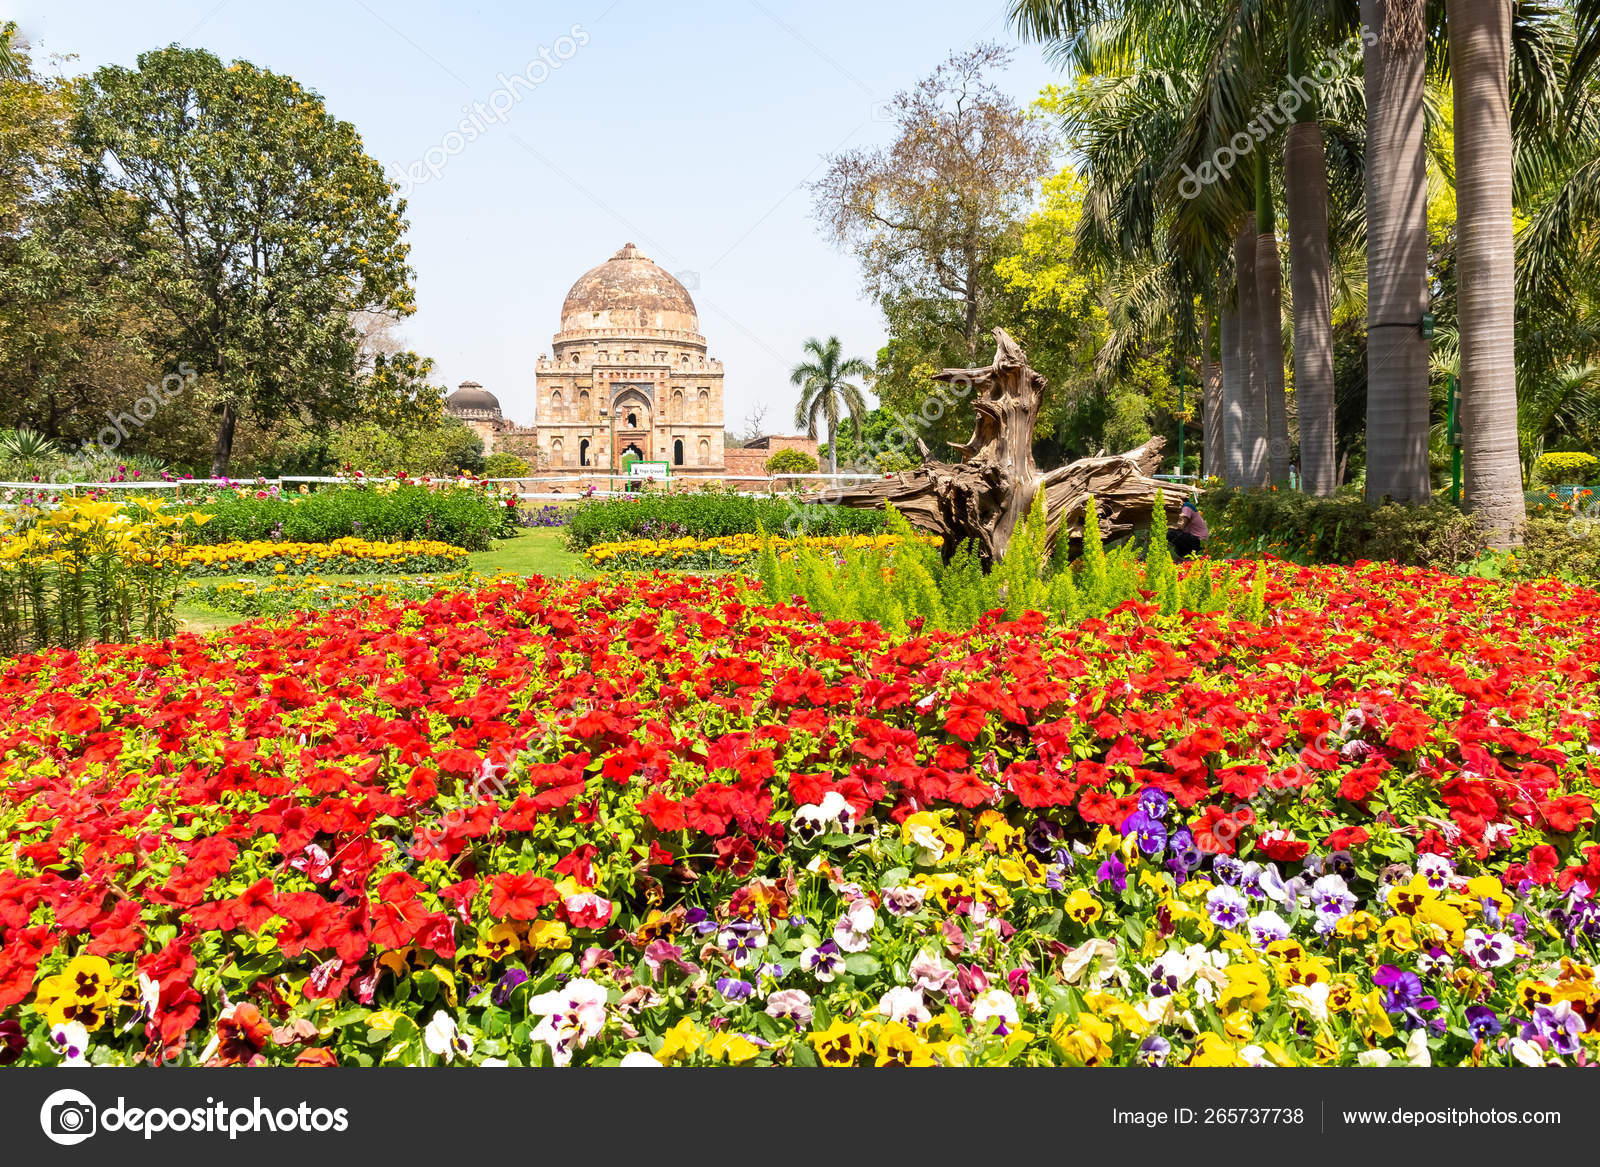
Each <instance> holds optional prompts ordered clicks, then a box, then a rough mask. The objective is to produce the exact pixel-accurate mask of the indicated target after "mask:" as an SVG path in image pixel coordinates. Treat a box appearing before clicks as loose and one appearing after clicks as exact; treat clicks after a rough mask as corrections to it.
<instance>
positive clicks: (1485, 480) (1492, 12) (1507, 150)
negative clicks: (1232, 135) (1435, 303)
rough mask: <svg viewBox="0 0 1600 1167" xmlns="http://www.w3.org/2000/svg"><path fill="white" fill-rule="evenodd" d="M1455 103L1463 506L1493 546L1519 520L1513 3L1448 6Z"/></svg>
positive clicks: (1463, 0) (1451, 2)
mask: <svg viewBox="0 0 1600 1167" xmlns="http://www.w3.org/2000/svg"><path fill="white" fill-rule="evenodd" d="M1446 11H1447V16H1448V21H1449V26H1450V74H1451V79H1452V86H1451V88H1452V90H1453V92H1454V95H1455V147H1456V265H1457V266H1456V313H1457V316H1458V318H1459V322H1460V324H1459V327H1460V334H1461V341H1460V347H1461V435H1462V442H1463V451H1462V455H1463V456H1462V469H1463V475H1462V487H1463V490H1462V494H1463V502H1464V503H1465V504H1466V506H1467V508H1468V509H1469V510H1471V511H1472V512H1473V513H1474V514H1475V515H1476V516H1477V518H1478V520H1479V521H1480V522H1481V523H1482V524H1483V525H1484V526H1485V527H1486V528H1487V529H1488V531H1489V536H1490V541H1491V543H1492V544H1494V545H1495V546H1499V547H1505V546H1510V545H1511V544H1512V543H1514V542H1520V539H1521V535H1520V530H1521V527H1522V524H1523V523H1524V521H1525V520H1526V518H1527V514H1526V512H1525V510H1524V507H1523V496H1522V472H1521V460H1520V459H1519V457H1518V449H1517V360H1516V322H1517V309H1516V242H1515V240H1514V238H1513V236H1512V217H1511V200H1512V155H1511V92H1510V76H1511V3H1510V0H1448V3H1447V4H1446Z"/></svg>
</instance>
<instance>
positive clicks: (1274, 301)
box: [1255, 150, 1289, 486]
mask: <svg viewBox="0 0 1600 1167" xmlns="http://www.w3.org/2000/svg"><path fill="white" fill-rule="evenodd" d="M1271 174H1272V172H1271V169H1270V163H1269V162H1268V159H1267V153H1266V151H1265V150H1260V151H1257V153H1256V241H1255V247H1256V303H1257V308H1258V311H1259V312H1260V320H1259V328H1260V334H1259V340H1258V342H1257V349H1256V352H1257V354H1258V359H1259V362H1260V368H1261V394H1262V397H1263V398H1264V399H1265V400H1264V404H1265V406H1266V414H1267V473H1268V476H1269V477H1270V478H1271V480H1272V482H1273V483H1274V484H1275V485H1278V486H1287V485H1288V483H1289V407H1288V402H1287V401H1286V400H1285V398H1284V392H1283V268H1282V265H1281V264H1280V263H1279V261H1278V229H1277V222H1276V218H1275V216H1274V215H1273V213H1272V179H1271Z"/></svg>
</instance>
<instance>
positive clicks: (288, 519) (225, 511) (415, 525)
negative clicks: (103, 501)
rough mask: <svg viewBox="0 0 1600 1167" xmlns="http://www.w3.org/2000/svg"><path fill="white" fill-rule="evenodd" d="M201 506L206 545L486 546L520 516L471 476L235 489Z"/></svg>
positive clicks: (510, 501)
mask: <svg viewBox="0 0 1600 1167" xmlns="http://www.w3.org/2000/svg"><path fill="white" fill-rule="evenodd" d="M203 505H204V508H205V512H206V513H207V514H208V515H210V516H211V521H210V523H208V524H207V526H206V528H205V530H204V531H203V533H202V534H203V538H204V541H205V542H207V543H239V542H248V541H254V540H272V541H279V540H282V541H285V542H291V543H331V542H333V541H334V540H336V539H351V538H361V539H373V540H384V539H387V540H402V539H427V540H433V541H435V542H442V543H449V544H451V545H453V546H457V547H465V548H466V549H467V550H469V551H487V550H488V549H489V547H490V543H491V540H493V539H495V538H501V537H505V536H509V535H511V534H514V533H515V531H516V528H517V525H518V523H519V518H520V509H519V504H518V500H517V497H516V496H515V495H514V494H501V493H500V492H499V491H498V490H497V489H496V488H495V487H494V486H493V485H492V484H489V483H484V482H480V481H478V480H477V479H459V480H454V479H443V480H439V481H423V482H380V483H362V484H356V485H350V486H338V487H327V488H323V489H320V490H315V491H304V492H294V491H289V492H280V491H279V490H278V489H277V488H276V487H273V488H271V489H260V490H246V489H240V490H237V491H227V492H223V493H220V494H219V495H218V496H217V497H216V498H214V499H212V500H211V501H208V502H206V503H204V504H203Z"/></svg>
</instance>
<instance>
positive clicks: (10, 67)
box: [0, 20, 28, 81]
mask: <svg viewBox="0 0 1600 1167" xmlns="http://www.w3.org/2000/svg"><path fill="white" fill-rule="evenodd" d="M16 35H17V22H16V21H14V20H8V21H6V22H5V23H4V24H0V81H20V80H21V79H22V78H24V77H26V76H27V75H28V69H27V66H26V65H24V64H23V63H22V57H21V55H20V54H19V53H18V52H17V49H16V46H15V45H14V44H13V43H12V42H13V41H14V40H15V39H16Z"/></svg>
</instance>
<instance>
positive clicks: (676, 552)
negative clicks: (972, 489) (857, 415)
mask: <svg viewBox="0 0 1600 1167" xmlns="http://www.w3.org/2000/svg"><path fill="white" fill-rule="evenodd" d="M917 541H918V542H920V543H926V544H928V545H929V546H934V547H936V546H938V545H939V542H940V540H939V538H938V537H937V536H935V535H918V536H917ZM900 542H901V539H900V536H898V535H886V534H878V535H817V536H802V537H801V538H798V539H787V538H783V537H781V536H773V537H771V543H772V549H773V551H774V552H776V553H777V554H778V555H779V556H780V557H782V556H787V555H791V554H793V553H794V551H795V549H796V548H800V547H804V548H807V549H809V550H813V551H839V552H844V551H890V550H893V549H894V548H895V547H897V546H899V544H900ZM760 551H761V536H760V535H719V536H716V537H715V538H711V539H694V538H683V539H627V540H624V541H622V542H617V543H596V544H594V545H593V546H591V547H589V548H587V549H586V550H585V551H584V553H583V554H584V558H585V559H587V560H588V561H589V562H590V563H591V564H593V565H594V566H596V567H600V568H605V569H607V570H611V571H619V570H621V571H641V570H642V571H648V570H651V569H653V568H658V567H666V568H680V569H697V568H726V567H735V566H737V565H739V564H741V563H744V562H745V561H746V560H748V559H751V558H753V557H754V556H756V555H757V554H759V553H760Z"/></svg>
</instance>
